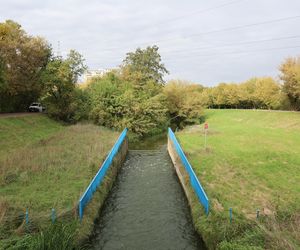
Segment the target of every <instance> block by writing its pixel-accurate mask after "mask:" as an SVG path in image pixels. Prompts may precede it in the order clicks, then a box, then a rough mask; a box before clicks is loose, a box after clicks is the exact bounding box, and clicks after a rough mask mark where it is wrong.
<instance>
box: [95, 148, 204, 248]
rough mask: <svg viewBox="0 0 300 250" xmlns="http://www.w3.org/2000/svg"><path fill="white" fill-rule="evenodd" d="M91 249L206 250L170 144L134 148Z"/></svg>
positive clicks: (120, 174)
mask: <svg viewBox="0 0 300 250" xmlns="http://www.w3.org/2000/svg"><path fill="white" fill-rule="evenodd" d="M92 249H139V250H142V249H205V246H204V244H203V243H202V241H201V239H200V238H199V237H198V235H197V233H196V232H195V230H194V227H193V223H192V219H191V215H190V209H189V206H188V203H187V200H186V197H185V195H184V192H183V190H182V188H181V186H180V183H179V181H178V177H177V175H176V173H175V170H174V167H173V166H172V162H171V160H170V157H169V155H168V153H167V150H166V147H160V149H159V150H130V151H129V153H128V155H127V159H126V161H125V163H124V165H123V167H122V168H121V170H120V172H119V175H118V177H117V180H116V182H115V184H114V187H113V188H112V190H111V192H110V195H109V196H108V198H107V200H106V202H105V204H104V207H103V209H102V210H101V215H100V217H99V219H98V221H97V223H96V225H95V230H94V237H93V239H92Z"/></svg>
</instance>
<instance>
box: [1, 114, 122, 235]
mask: <svg viewBox="0 0 300 250" xmlns="http://www.w3.org/2000/svg"><path fill="white" fill-rule="evenodd" d="M0 128H1V129H0V138H1V141H0V155H1V157H0V166H1V169H0V171H1V179H0V186H1V189H0V197H1V198H0V215H1V216H0V220H1V221H0V224H1V225H2V226H1V227H2V229H1V238H2V239H3V238H6V237H8V235H10V234H18V233H19V229H20V228H22V223H23V222H24V220H21V221H19V222H18V221H16V218H20V215H22V214H24V212H25V209H28V211H29V217H30V219H31V221H34V222H35V223H36V224H39V223H40V222H41V221H48V222H49V221H50V213H51V209H52V208H55V209H56V211H57V214H58V215H64V214H67V213H70V211H71V213H73V214H74V213H76V211H75V207H76V205H77V202H78V199H79V197H80V195H81V194H82V193H83V191H84V190H85V188H86V187H87V186H88V184H89V182H90V180H91V179H92V177H93V176H94V175H95V173H96V172H97V170H98V168H99V166H100V164H101V162H102V161H103V160H104V158H105V157H106V154H107V153H108V151H109V150H110V148H111V147H112V145H113V144H114V142H115V140H116V139H117V137H118V135H119V133H118V132H112V131H110V130H108V129H104V128H101V127H98V126H94V125H90V124H81V125H73V126H62V125H60V124H59V123H56V122H53V121H51V120H49V119H48V118H47V117H45V116H34V117H20V118H1V119H0ZM72 211H73V212H72ZM21 218H22V216H21Z"/></svg>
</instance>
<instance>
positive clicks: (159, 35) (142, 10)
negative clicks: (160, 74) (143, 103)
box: [0, 0, 300, 86]
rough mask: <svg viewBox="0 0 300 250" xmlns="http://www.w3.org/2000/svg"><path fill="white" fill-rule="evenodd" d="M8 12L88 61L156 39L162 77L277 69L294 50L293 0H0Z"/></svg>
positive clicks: (297, 17) (94, 64)
mask: <svg viewBox="0 0 300 250" xmlns="http://www.w3.org/2000/svg"><path fill="white" fill-rule="evenodd" d="M6 19H12V20H14V21H17V22H18V23H20V24H21V25H22V26H23V28H24V29H25V30H26V31H27V32H28V33H29V34H32V35H39V36H43V37H45V38H46V39H47V40H48V41H49V42H50V43H51V44H52V46H53V48H54V51H57V50H58V41H59V42H60V46H59V47H60V51H61V54H62V55H65V54H66V53H67V51H68V50H69V49H76V50H77V51H79V52H80V53H81V54H83V56H84V57H85V59H86V64H87V65H88V67H89V68H90V69H98V68H112V67H117V66H118V65H120V64H121V62H122V60H123V59H124V57H125V54H126V52H129V51H133V50H135V49H136V48H137V47H142V48H144V47H145V46H147V45H154V44H156V45H158V46H159V48H160V54H161V56H162V60H163V62H164V63H165V66H166V67H167V69H168V70H169V71H170V75H168V76H167V77H166V79H173V78H180V79H186V80H189V81H193V82H198V83H201V84H203V85H206V86H212V85H216V84H217V83H219V82H232V81H234V82H240V81H244V80H246V79H248V78H250V77H253V76H274V77H277V76H278V65H279V64H280V63H281V62H282V61H283V60H284V59H285V58H286V57H288V56H296V55H300V29H299V27H300V1H299V0H235V1H234V0H211V1H207V0H186V1H182V0H148V1H141V0H126V1H125V0H123V1H122V0H110V1H108V0H103V1H100V0H89V1H83V0H72V1H71V0H60V1H54V0H52V1H50V0H43V1H38V0H27V1H21V0H0V22H3V21H4V20H6Z"/></svg>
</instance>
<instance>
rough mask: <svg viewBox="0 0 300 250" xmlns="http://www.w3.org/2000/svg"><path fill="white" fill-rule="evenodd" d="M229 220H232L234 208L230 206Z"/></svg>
mask: <svg viewBox="0 0 300 250" xmlns="http://www.w3.org/2000/svg"><path fill="white" fill-rule="evenodd" d="M229 220H230V223H231V222H232V208H229Z"/></svg>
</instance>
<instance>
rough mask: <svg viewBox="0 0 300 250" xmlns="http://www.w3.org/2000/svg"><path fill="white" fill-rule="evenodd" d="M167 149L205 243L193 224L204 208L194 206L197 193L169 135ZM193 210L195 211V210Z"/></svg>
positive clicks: (204, 242) (196, 203)
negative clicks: (199, 208)
mask: <svg viewBox="0 0 300 250" xmlns="http://www.w3.org/2000/svg"><path fill="white" fill-rule="evenodd" d="M167 150H168V153H169V156H170V158H171V160H172V163H173V166H174V168H175V171H176V174H177V176H178V179H179V182H180V184H181V186H182V188H183V190H184V193H185V196H186V198H187V200H188V204H189V207H190V211H191V214H192V219H193V224H194V227H195V230H196V232H197V233H198V235H199V236H200V238H201V239H202V240H203V244H206V240H208V239H205V237H203V236H202V235H201V232H200V231H199V228H197V227H196V226H195V225H196V222H197V220H198V219H199V218H198V217H199V216H200V214H199V212H200V213H205V211H204V210H205V209H203V210H202V212H201V210H198V209H197V208H196V207H197V206H198V204H200V203H199V200H198V198H197V195H196V194H195V193H194V191H193V188H192V187H191V184H190V178H189V175H188V173H187V171H186V170H185V168H184V165H183V163H182V161H181V158H180V156H179V155H178V154H177V152H176V149H175V146H174V144H173V142H172V140H171V139H170V137H169V136H168V147H167ZM195 211H197V212H195ZM206 247H207V246H206Z"/></svg>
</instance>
